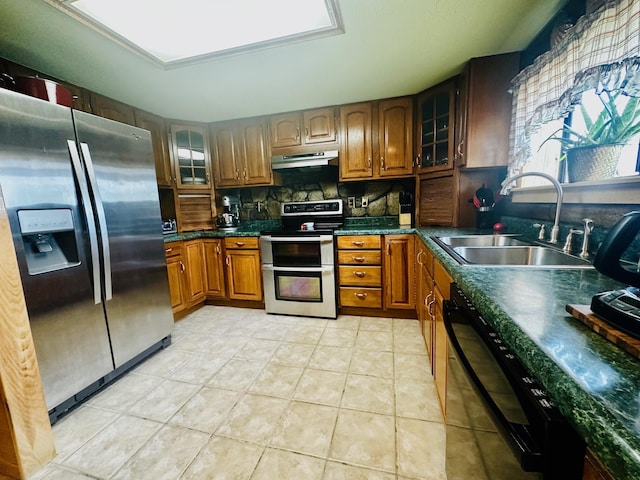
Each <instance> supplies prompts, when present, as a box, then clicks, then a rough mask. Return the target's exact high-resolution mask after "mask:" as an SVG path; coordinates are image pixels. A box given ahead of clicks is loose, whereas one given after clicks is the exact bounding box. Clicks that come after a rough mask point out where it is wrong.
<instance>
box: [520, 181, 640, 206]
mask: <svg viewBox="0 0 640 480" xmlns="http://www.w3.org/2000/svg"><path fill="white" fill-rule="evenodd" d="M562 190H563V192H564V198H563V201H564V203H583V204H584V203H586V204H609V205H613V204H618V205H628V204H640V176H638V175H635V176H630V177H620V178H612V179H611V180H607V181H600V182H578V183H563V184H562ZM511 192H512V193H511V201H512V202H514V203H555V202H556V189H555V188H554V187H553V185H549V186H547V185H542V186H537V187H520V188H513V189H512V190H511Z"/></svg>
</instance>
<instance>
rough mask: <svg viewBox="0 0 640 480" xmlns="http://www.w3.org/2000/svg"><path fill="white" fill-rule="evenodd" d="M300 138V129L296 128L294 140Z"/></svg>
mask: <svg viewBox="0 0 640 480" xmlns="http://www.w3.org/2000/svg"><path fill="white" fill-rule="evenodd" d="M299 138H300V128H296V140H297V139H299Z"/></svg>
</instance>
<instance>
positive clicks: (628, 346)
mask: <svg viewBox="0 0 640 480" xmlns="http://www.w3.org/2000/svg"><path fill="white" fill-rule="evenodd" d="M565 308H566V310H567V312H569V313H570V314H571V316H572V317H574V318H577V319H578V320H580V321H581V322H582V323H584V324H585V325H586V326H587V327H589V328H591V329H592V330H593V331H594V332H596V333H597V334H599V335H602V336H603V337H604V338H606V339H607V340H609V341H610V342H613V343H615V344H616V345H617V346H618V347H620V348H621V349H623V350H624V351H625V352H627V353H629V354H631V355H633V356H634V357H636V358H638V359H640V340H638V339H636V338H633V337H632V336H631V335H627V334H626V333H624V332H621V331H620V330H618V329H617V328H615V327H613V326H611V325H609V324H608V323H607V322H605V321H604V320H602V319H601V318H600V317H598V316H597V315H596V314H595V313H593V312H592V311H591V308H590V306H589V305H567V306H566V307H565Z"/></svg>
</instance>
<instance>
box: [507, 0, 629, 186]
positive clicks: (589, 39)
mask: <svg viewBox="0 0 640 480" xmlns="http://www.w3.org/2000/svg"><path fill="white" fill-rule="evenodd" d="M591 88H596V90H617V89H621V90H622V91H623V92H625V93H626V94H628V95H633V96H640V1H638V0H610V1H608V2H606V3H605V4H604V5H603V6H602V7H600V8H599V9H598V10H597V11H595V12H594V13H592V14H591V15H589V16H587V17H582V18H580V20H578V22H577V23H576V25H575V26H574V27H573V28H572V29H571V30H569V32H568V33H567V34H566V36H565V37H564V38H563V39H562V40H561V41H560V42H559V43H558V44H557V45H555V46H554V47H553V48H552V49H551V50H550V51H548V52H547V53H545V54H544V55H541V56H540V57H538V59H536V61H535V62H534V63H533V65H531V66H529V67H527V68H525V69H524V70H523V71H522V72H520V74H518V76H517V77H516V78H514V80H513V82H512V92H513V111H512V120H511V152H510V154H511V155H510V158H511V161H510V165H509V174H515V173H517V172H518V171H519V170H520V169H521V168H522V166H523V165H525V163H526V162H527V160H528V159H529V157H530V156H531V145H530V139H531V135H532V134H533V133H535V132H536V131H537V130H538V128H539V127H540V125H542V124H543V123H546V122H549V121H551V120H557V119H559V118H562V117H566V116H567V115H568V114H569V113H570V112H571V110H572V109H573V107H574V105H576V104H577V103H579V101H580V96H581V94H582V93H583V92H585V91H587V90H589V89H591Z"/></svg>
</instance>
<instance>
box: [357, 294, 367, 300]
mask: <svg viewBox="0 0 640 480" xmlns="http://www.w3.org/2000/svg"><path fill="white" fill-rule="evenodd" d="M354 295H355V296H356V297H358V298H359V299H360V300H364V299H365V298H367V294H366V293H362V292H358V293H354Z"/></svg>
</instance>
